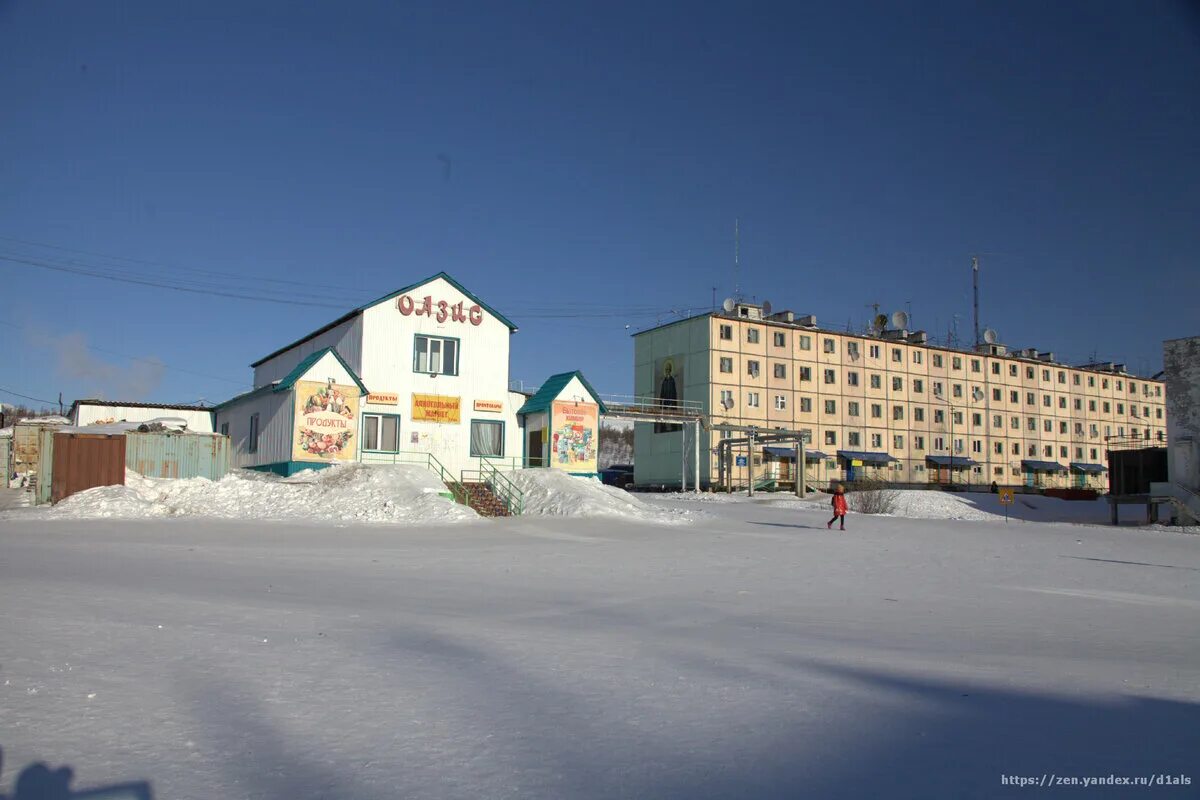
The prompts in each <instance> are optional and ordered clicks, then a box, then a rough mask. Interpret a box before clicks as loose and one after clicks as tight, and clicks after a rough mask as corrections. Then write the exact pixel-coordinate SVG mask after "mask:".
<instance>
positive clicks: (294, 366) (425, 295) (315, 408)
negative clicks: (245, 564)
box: [215, 272, 526, 478]
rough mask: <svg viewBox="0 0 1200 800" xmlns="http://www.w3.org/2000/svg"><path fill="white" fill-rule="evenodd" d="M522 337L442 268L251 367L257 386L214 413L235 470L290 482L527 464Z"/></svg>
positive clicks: (459, 472)
mask: <svg viewBox="0 0 1200 800" xmlns="http://www.w3.org/2000/svg"><path fill="white" fill-rule="evenodd" d="M516 330H517V328H516V326H515V325H513V323H512V322H510V321H509V320H508V319H507V318H505V317H504V316H503V315H502V314H500V313H499V312H497V311H495V310H494V309H492V308H491V307H490V306H488V305H487V304H486V303H484V302H483V301H482V300H480V299H479V298H478V297H476V296H475V295H474V294H472V293H471V292H470V291H468V290H467V289H465V288H464V287H463V286H462V285H460V284H459V283H458V282H457V281H455V280H454V279H453V278H451V277H450V276H449V275H447V274H446V273H444V272H441V273H438V274H437V275H434V276H433V277H430V278H427V279H425V280H422V281H420V282H418V283H414V284H412V285H411V286H406V287H404V288H403V289H398V290H396V291H394V292H392V293H390V294H387V295H384V296H383V297H380V298H379V299H378V300H374V301H372V302H370V303H367V304H366V305H363V306H360V307H358V308H355V309H353V310H351V311H349V312H347V313H346V314H344V315H342V316H341V317H338V318H337V319H335V320H333V321H332V322H330V323H329V324H327V325H325V326H323V327H321V328H318V329H317V330H315V331H313V332H312V333H309V334H307V335H306V336H304V337H302V338H300V339H298V340H296V341H294V342H292V343H291V344H289V345H286V346H284V347H282V348H280V349H278V350H275V351H274V352H272V353H270V354H269V355H267V356H264V357H263V358H261V359H259V360H258V361H256V362H254V363H253V364H252V365H251V366H252V367H253V368H254V389H253V390H252V391H250V392H247V393H246V394H243V395H239V396H238V397H235V398H233V399H231V400H228V401H226V402H224V403H221V404H220V405H218V406H216V408H215V412H216V420H215V424H216V427H217V431H218V432H220V433H225V434H227V435H229V436H230V437H231V440H232V447H233V460H234V464H235V465H236V466H242V467H251V468H255V469H262V470H269V471H272V472H277V473H279V474H283V475H290V474H293V473H295V472H298V471H300V470H302V469H311V468H314V467H322V466H328V465H329V464H330V463H333V462H335V461H345V460H359V461H368V462H384V463H386V462H388V461H401V460H404V459H405V457H406V456H408V455H411V454H414V453H415V454H429V455H432V456H433V457H434V458H436V459H437V461H438V463H440V464H441V465H443V466H444V467H445V468H446V469H447V470H448V471H449V472H450V473H451V474H452V475H454V476H455V477H456V478H457V477H458V476H459V475H461V473H462V471H463V470H469V469H475V468H477V467H478V462H479V459H480V458H484V457H487V458H492V459H497V460H499V459H504V460H515V461H516V462H518V463H519V462H520V461H521V459H522V456H523V442H522V437H521V431H520V429H519V426H518V423H517V413H516V412H517V410H518V409H519V408H520V407H521V406H522V405H523V404H524V403H525V400H526V398H525V396H524V395H522V394H519V393H517V392H510V391H509V389H508V385H509V342H510V338H511V336H512V334H513V333H514V332H515V331H516Z"/></svg>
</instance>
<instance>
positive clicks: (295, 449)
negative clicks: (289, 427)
mask: <svg viewBox="0 0 1200 800" xmlns="http://www.w3.org/2000/svg"><path fill="white" fill-rule="evenodd" d="M295 391H296V413H295V415H294V416H293V419H295V421H296V422H295V430H294V431H293V432H292V460H293V461H353V460H354V451H355V449H356V447H357V446H358V442H357V441H355V437H356V436H357V435H358V401H359V397H360V395H361V393H360V392H359V390H358V387H357V386H344V385H342V384H339V383H334V382H333V381H324V382H322V381H296V390H295Z"/></svg>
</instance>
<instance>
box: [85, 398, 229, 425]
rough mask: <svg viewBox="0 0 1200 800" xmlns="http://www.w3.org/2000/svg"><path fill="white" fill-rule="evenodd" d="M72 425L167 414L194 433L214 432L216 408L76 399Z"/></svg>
mask: <svg viewBox="0 0 1200 800" xmlns="http://www.w3.org/2000/svg"><path fill="white" fill-rule="evenodd" d="M68 416H69V417H70V420H71V424H72V425H79V426H83V425H107V424H109V423H113V422H149V421H151V420H155V419H161V418H163V417H171V418H174V419H176V420H181V421H182V422H183V424H184V425H185V427H186V428H187V429H188V430H189V431H191V432H192V433H213V410H212V409H211V408H204V407H201V406H185V405H168V404H162V403H133V402H124V401H115V400H76V401H75V402H74V403H72V404H71V411H70V413H69V414H68Z"/></svg>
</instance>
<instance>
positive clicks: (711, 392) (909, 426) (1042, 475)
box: [634, 304, 1166, 488]
mask: <svg viewBox="0 0 1200 800" xmlns="http://www.w3.org/2000/svg"><path fill="white" fill-rule="evenodd" d="M981 349H982V351H980V352H977V351H968V350H956V349H948V348H944V347H936V346H932V345H929V344H928V343H927V342H926V337H925V334H924V333H922V332H916V333H909V332H907V331H902V330H901V331H883V332H881V333H880V334H879V335H863V334H853V333H840V332H836V331H830V330H823V329H821V328H819V327H817V325H816V321H815V319H814V318H812V317H796V316H794V315H793V314H791V312H781V313H779V314H773V315H769V316H767V315H764V314H763V309H762V308H761V307H759V306H755V305H750V304H738V305H736V306H735V307H733V308H732V310H731V311H730V312H728V313H720V312H715V313H708V314H704V315H700V316H696V317H691V318H689V319H686V320H680V321H678V322H674V323H670V324H667V325H663V326H660V327H657V328H654V329H651V330H648V331H643V332H640V333H638V334H635V336H634V353H635V357H634V358H635V365H634V388H635V393H636V394H638V395H639V396H643V397H644V396H656V397H657V396H661V395H662V394H663V393H664V392H668V393H674V395H673V396H674V397H675V398H676V399H677V400H683V399H685V400H687V401H698V402H699V403H700V404H701V408H702V409H703V411H704V413H706V414H707V415H708V418H709V420H710V421H711V422H712V423H713V424H721V423H726V424H729V425H734V426H747V427H749V426H753V427H756V428H758V429H761V430H763V431H764V432H770V431H771V430H772V429H785V430H797V431H803V432H805V433H807V434H808V435H809V436H810V437H811V438H810V443H809V445H808V449H809V451H810V452H812V453H814V454H816V456H815V457H814V458H811V459H809V460H808V463H807V464H806V465H805V473H806V475H807V477H808V480H810V481H813V482H816V483H823V482H826V481H834V480H848V481H852V480H857V479H862V478H868V477H869V478H879V479H883V480H888V481H892V482H901V483H913V484H919V483H938V482H940V483H950V482H953V483H956V484H980V485H990V484H991V483H992V482H993V481H994V482H996V483H998V484H1000V485H1002V486H1003V485H1027V486H1046V487H1051V486H1054V487H1068V486H1085V487H1093V488H1103V487H1104V486H1105V477H1104V466H1103V464H1104V461H1105V447H1106V445H1105V442H1106V437H1122V438H1134V437H1136V438H1138V439H1143V440H1146V442H1147V446H1149V445H1150V444H1151V443H1153V444H1154V445H1156V446H1165V444H1166V419H1165V415H1164V408H1165V405H1164V404H1165V401H1166V397H1165V394H1166V392H1165V389H1164V385H1163V383H1162V382H1161V381H1155V380H1149V379H1144V378H1140V377H1136V376H1133V375H1129V374H1127V373H1126V372H1125V371H1124V368H1123V367H1122V366H1121V365H1116V364H1092V365H1086V366H1083V367H1073V366H1068V365H1066V364H1062V363H1059V362H1058V361H1056V360H1055V358H1054V355H1053V354H1052V353H1038V352H1036V351H1032V350H1023V351H1019V352H1014V353H1009V352H1007V351H1006V350H1005V348H1004V347H1003V346H1002V345H998V344H991V345H985V346H981ZM683 435H684V434H683V433H682V432H680V431H678V430H661V426H660V428H659V429H656V428H655V427H654V426H652V425H639V426H638V431H637V435H636V437H635V459H634V465H635V470H636V475H635V480H636V482H637V483H638V484H639V485H652V484H660V483H661V484H666V485H672V484H677V483H678V481H679V472H680V465H681V462H686V460H687V458H688V456H687V453H688V452H691V451H692V450H693V446H692V443H691V442H684V441H683V439H682V437H683ZM734 435H738V434H734V433H731V432H727V431H726V432H715V431H711V430H706V431H702V433H701V442H700V451H701V453H702V457H701V464H700V473H701V482H702V484H707V485H713V484H715V483H716V478H717V476H718V473H719V470H718V465H717V463H716V455H715V454H714V452H713V449H714V447H715V445H716V444H717V441H718V438H719V437H721V436H725V437H729V436H734ZM776 450H777V451H778V450H779V448H776ZM742 452H745V451H744V450H743V451H742ZM740 460H744V461H746V463H745V464H744V465H742V464H740V463H735V464H734V465H733V469H732V473H731V476H730V477H731V479H732V482H733V483H734V484H735V485H743V486H744V485H745V484H746V483H747V481H749V480H750V476H751V472H753V474H754V476H755V478H756V479H758V478H760V477H761V476H762V475H764V474H767V473H770V472H771V471H772V470H774V471H775V472H776V473H777V474H779V475H780V477H781V478H782V477H784V474H785V473H786V472H787V471H789V470H793V469H794V466H793V465H790V464H786V463H784V464H780V463H778V462H779V461H780V460H785V459H779V458H778V457H777V456H776V455H774V454H772V453H771V452H766V451H765V449H764V448H758V451H756V452H753V453H749V454H747V456H746V458H745V459H740Z"/></svg>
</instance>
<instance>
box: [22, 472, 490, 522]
mask: <svg viewBox="0 0 1200 800" xmlns="http://www.w3.org/2000/svg"><path fill="white" fill-rule="evenodd" d="M446 491H447V489H446V487H445V485H444V484H442V483H441V482H440V481H439V480H438V479H437V477H436V476H435V475H434V474H433V473H432V472H430V471H429V470H428V469H426V468H425V467H416V466H406V465H395V466H393V465H378V466H369V467H368V466H364V465H362V464H346V465H339V466H336V467H330V468H329V469H325V470H317V471H305V472H301V473H299V474H297V475H293V476H292V477H290V478H280V477H279V476H277V475H270V474H266V473H262V472H253V471H251V470H234V471H233V472H231V473H230V474H228V475H226V476H225V477H224V478H222V479H221V480H219V481H211V480H208V479H207V478H189V479H186V480H167V479H161V478H145V477H143V476H141V475H139V474H137V473H136V472H132V471H130V470H126V471H125V485H124V486H100V487H97V488H95V489H88V490H87V491H83V492H80V493H78V494H75V495H72V496H71V497H68V498H66V499H65V500H63V501H62V502H60V503H58V504H57V505H55V506H53V507H50V506H47V507H43V508H40V509H37V510H36V511H33V512H31V513H33V514H43V515H48V516H51V517H56V518H75V519H95V518H104V517H114V518H121V519H138V518H154V517H169V516H185V517H216V518H221V519H265V520H306V521H312V520H328V521H334V522H342V523H349V522H377V523H391V524H418V523H419V524H429V523H437V522H463V521H466V520H471V519H477V518H478V515H477V514H476V513H475V512H474V511H472V510H470V509H468V508H466V507H464V506H461V505H458V504H456V503H454V501H453V500H450V499H447V498H445V497H443V496H442V494H444V493H446Z"/></svg>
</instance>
